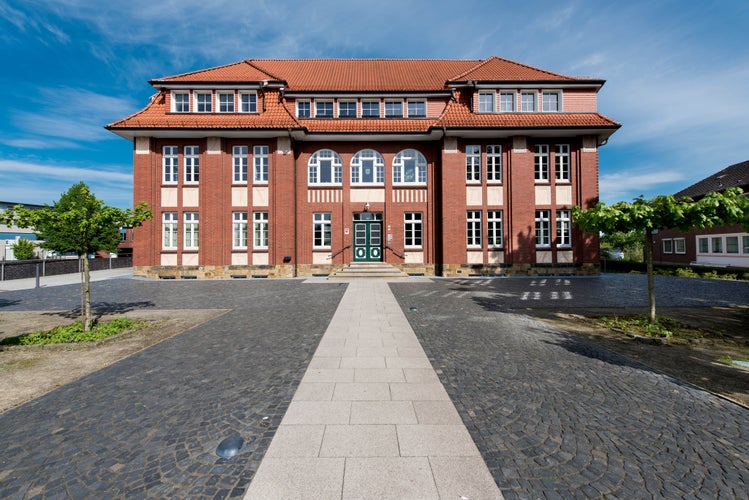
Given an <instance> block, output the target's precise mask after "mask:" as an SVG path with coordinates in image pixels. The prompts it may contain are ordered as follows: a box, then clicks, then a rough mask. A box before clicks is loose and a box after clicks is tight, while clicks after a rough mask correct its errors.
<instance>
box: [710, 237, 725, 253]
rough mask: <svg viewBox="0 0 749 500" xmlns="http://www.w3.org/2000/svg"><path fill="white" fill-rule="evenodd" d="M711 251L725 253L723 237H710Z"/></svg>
mask: <svg viewBox="0 0 749 500" xmlns="http://www.w3.org/2000/svg"><path fill="white" fill-rule="evenodd" d="M710 243H711V247H712V248H711V251H712V253H723V238H722V237H720V236H718V237H715V238H710Z"/></svg>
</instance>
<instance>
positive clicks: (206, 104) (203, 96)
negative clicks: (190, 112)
mask: <svg viewBox="0 0 749 500" xmlns="http://www.w3.org/2000/svg"><path fill="white" fill-rule="evenodd" d="M195 111H197V112H198V113H210V112H212V111H213V94H212V93H211V92H197V91H196V92H195Z"/></svg>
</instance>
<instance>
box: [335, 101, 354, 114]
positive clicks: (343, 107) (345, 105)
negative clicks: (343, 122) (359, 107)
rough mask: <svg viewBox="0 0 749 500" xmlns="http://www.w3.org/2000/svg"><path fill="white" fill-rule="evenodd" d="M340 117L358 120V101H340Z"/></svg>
mask: <svg viewBox="0 0 749 500" xmlns="http://www.w3.org/2000/svg"><path fill="white" fill-rule="evenodd" d="M338 116H339V117H341V118H356V101H338Z"/></svg>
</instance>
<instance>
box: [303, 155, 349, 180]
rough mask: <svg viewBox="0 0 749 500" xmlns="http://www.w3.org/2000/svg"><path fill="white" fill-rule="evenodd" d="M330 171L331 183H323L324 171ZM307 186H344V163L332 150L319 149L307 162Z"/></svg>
mask: <svg viewBox="0 0 749 500" xmlns="http://www.w3.org/2000/svg"><path fill="white" fill-rule="evenodd" d="M328 168H329V169H330V179H331V180H330V181H329V182H322V181H321V180H320V179H321V178H322V177H323V176H322V175H321V174H322V173H323V170H324V169H328ZM307 184H308V185H310V186H340V185H341V184H343V161H342V160H341V157H340V155H339V154H338V153H336V152H335V151H333V150H332V149H319V150H317V151H315V153H314V154H313V155H312V156H310V158H309V161H308V162H307Z"/></svg>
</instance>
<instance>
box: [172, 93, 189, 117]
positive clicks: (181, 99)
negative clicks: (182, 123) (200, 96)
mask: <svg viewBox="0 0 749 500" xmlns="http://www.w3.org/2000/svg"><path fill="white" fill-rule="evenodd" d="M172 111H173V112H175V113H189V112H190V92H189V91H184V92H177V91H175V92H172Z"/></svg>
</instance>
